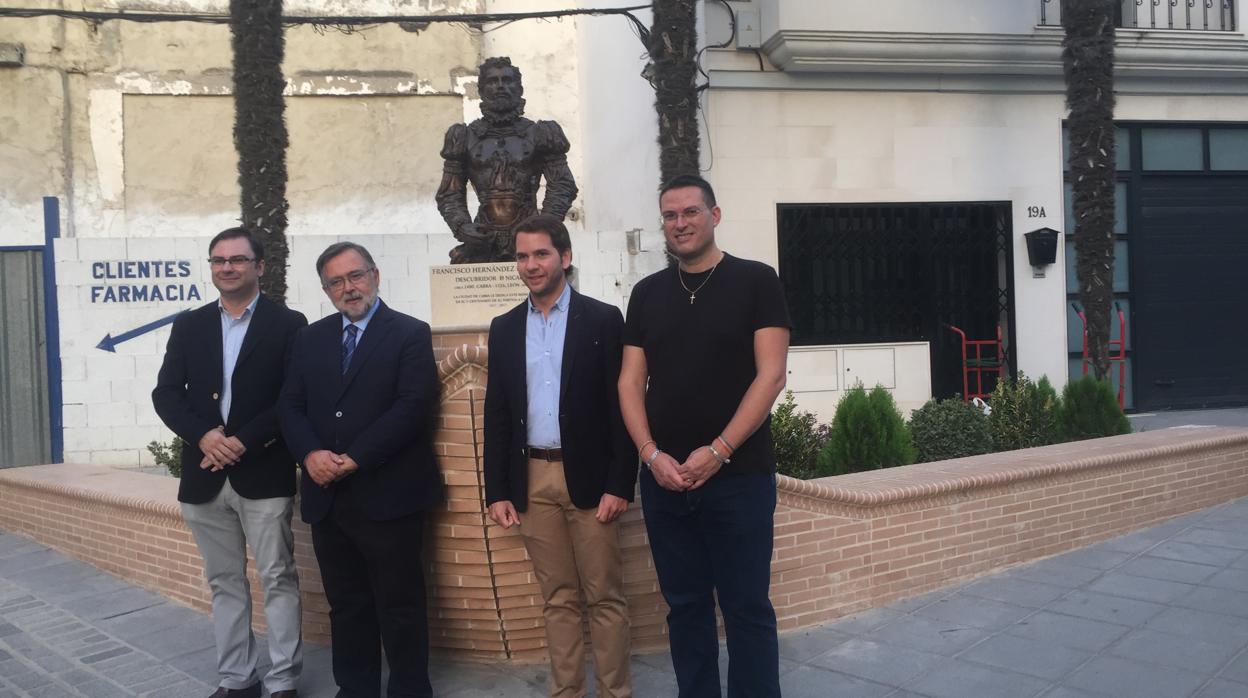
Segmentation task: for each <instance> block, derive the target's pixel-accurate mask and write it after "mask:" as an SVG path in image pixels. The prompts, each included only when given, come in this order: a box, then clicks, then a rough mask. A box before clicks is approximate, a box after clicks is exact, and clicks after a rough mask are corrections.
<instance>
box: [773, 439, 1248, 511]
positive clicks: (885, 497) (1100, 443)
mask: <svg viewBox="0 0 1248 698" xmlns="http://www.w3.org/2000/svg"><path fill="white" fill-rule="evenodd" d="M1236 446H1238V447H1242V448H1248V429H1236V428H1233V427H1199V428H1193V429H1185V430H1174V429H1169V430H1158V431H1149V432H1142V433H1139V434H1126V435H1123V436H1114V437H1109V438H1104V439H1092V440H1089V441H1075V442H1070V443H1062V444H1054V445H1052V446H1044V447H1041V448H1029V449H1023V450H1019V451H1006V452H1003V453H990V454H986V455H982V456H973V457H970V458H957V459H954V460H946V461H937V462H934V463H918V464H915V465H909V466H905V467H902V468H886V469H883V470H871V471H867V472H861V473H851V474H848V475H840V476H836V477H828V478H822V479H818V480H797V479H794V478H791V477H786V476H784V475H780V476H777V481H778V482H779V483H780V488H781V489H782V490H785V491H789V492H792V493H794V494H799V495H802V496H806V497H811V498H814V499H822V500H827V501H829V502H836V503H840V504H844V505H847V506H851V507H862V508H864V509H868V508H872V507H880V506H884V505H888V504H897V503H902V502H909V501H915V500H920V499H929V498H932V497H936V496H938V495H942V494H946V493H951V492H963V493H970V492H973V491H975V490H979V489H984V488H989V487H996V486H1002V485H1009V484H1012V483H1016V482H1021V481H1025V480H1036V479H1040V478H1045V477H1051V476H1057V475H1062V474H1069V473H1079V472H1090V471H1094V470H1097V469H1099V468H1109V467H1114V466H1120V465H1125V464H1132V463H1139V462H1140V461H1141V460H1147V459H1152V458H1160V457H1169V456H1175V457H1183V456H1184V455H1187V454H1192V453H1197V452H1201V451H1207V450H1209V449H1218V448H1222V447H1231V448H1234V447H1236Z"/></svg>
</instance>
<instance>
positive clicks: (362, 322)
mask: <svg viewBox="0 0 1248 698" xmlns="http://www.w3.org/2000/svg"><path fill="white" fill-rule="evenodd" d="M380 307H381V296H377V300H375V301H373V307H371V308H369V309H368V312H367V313H365V314H364V317H362V318H360V319H359V320H356V321H355V322H351V321H350V320H348V319H347V316H346V315H343V316H342V329H343V330H346V329H347V325H355V326H356V327H358V328H360V334H364V330H365V328H367V327H368V323H369V322H370V321H371V320H372V319H373V316H374V315H376V314H377V309H378V308H380ZM339 314H340V315H341V313H339Z"/></svg>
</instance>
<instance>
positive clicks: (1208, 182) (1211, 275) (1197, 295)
mask: <svg viewBox="0 0 1248 698" xmlns="http://www.w3.org/2000/svg"><path fill="white" fill-rule="evenodd" d="M1137 191H1138V193H1139V200H1138V206H1139V208H1138V209H1137V214H1138V218H1137V225H1136V226H1135V228H1134V230H1133V231H1132V232H1133V235H1132V249H1131V254H1132V260H1131V262H1132V265H1131V266H1132V269H1131V272H1132V274H1131V278H1132V311H1133V312H1132V314H1133V319H1134V323H1135V327H1134V333H1133V335H1134V350H1135V371H1136V373H1135V379H1136V384H1135V396H1136V406H1137V407H1138V408H1139V409H1144V410H1150V409H1167V408H1175V409H1181V408H1194V407H1204V406H1213V405H1225V404H1244V403H1248V310H1246V305H1248V176H1228V175H1220V176H1212V177H1211V176H1201V175H1145V176H1143V177H1141V179H1140V184H1139V189H1138V190H1137Z"/></svg>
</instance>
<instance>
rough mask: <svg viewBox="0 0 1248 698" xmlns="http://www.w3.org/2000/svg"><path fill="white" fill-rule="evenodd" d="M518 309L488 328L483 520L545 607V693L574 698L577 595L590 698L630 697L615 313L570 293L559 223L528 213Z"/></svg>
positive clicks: (625, 482) (631, 469)
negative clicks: (594, 692)
mask: <svg viewBox="0 0 1248 698" xmlns="http://www.w3.org/2000/svg"><path fill="white" fill-rule="evenodd" d="M515 245H516V247H515V249H516V268H517V271H518V272H519V274H520V278H521V279H522V280H523V281H524V283H525V285H526V286H528V288H529V291H530V294H529V298H528V300H526V301H524V302H523V303H521V304H520V305H518V306H516V307H515V308H513V309H512V310H511V311H509V312H507V313H505V314H503V315H500V316H498V317H496V318H494V321H493V322H492V323H491V324H490V340H489V350H490V354H489V356H490V371H489V386H488V389H487V390H486V397H485V494H486V503H487V504H488V505H489V514H490V518H491V519H493V520H494V521H495V522H496V523H498V524H499V525H501V526H503V527H504V528H509V527H511V526H512V525H513V524H519V525H520V534H521V536H523V538H524V544H525V547H526V548H527V549H528V552H529V557H530V558H532V560H533V569H534V572H535V573H536V575H537V580H538V584H539V586H540V587H541V590H542V597H543V599H544V600H545V604H544V607H543V610H542V616H543V618H544V619H545V622H546V642H547V645H548V648H549V651H550V666H551V676H550V683H551V695H552V696H555V697H557V698H565V697H566V698H579V697H580V696H584V695H585V693H586V686H585V647H584V640H583V636H582V632H583V631H582V629H581V615H582V614H581V602H580V597H581V594H582V593H583V594H584V597H585V602H586V604H587V606H588V611H589V629H590V638H591V640H592V642H593V650H594V662H595V667H594V669H595V672H594V673H595V677H596V683H597V688H598V695H599V696H600V697H601V698H618V697H620V696H631V695H632V682H631V679H630V674H629V629H628V628H629V623H628V608H627V604H626V601H625V598H624V591H623V573H622V569H621V567H622V565H621V556H620V546H619V532H618V518H619V516H620V514H622V513H623V512H624V511H625V510H626V509H627V508H628V503H629V502H631V501H632V499H633V488H634V485H635V484H636V481H637V458H636V455H635V454H634V452H633V448H632V442H631V441H630V440H629V437H628V433H627V432H626V431H625V429H624V422H623V420H622V418H621V417H620V407H619V400H618V398H617V396H616V391H617V387H616V383H617V381H618V379H619V374H620V356H621V352H622V343H621V333H622V330H623V326H624V318H623V316H622V315H621V313H620V311H619V309H618V308H616V307H614V306H611V305H607V304H605V303H602V302H600V301H597V300H594V299H592V298H588V297H586V296H583V295H581V294H579V293H577V292H576V291H574V290H572V288H571V286H570V285H569V284H568V281H567V271H568V269H569V268H570V267H571V264H572V243H571V240H570V238H569V236H568V231H567V229H566V228H565V227H564V226H563V223H562V222H560V220H559V219H558V218H556V217H554V216H549V215H537V216H533V217H532V218H529V219H528V220H526V221H523V222H522V223H520V224H519V225H517V227H516V233H515Z"/></svg>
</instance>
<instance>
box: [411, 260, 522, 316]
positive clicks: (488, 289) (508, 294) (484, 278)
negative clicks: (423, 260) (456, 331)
mask: <svg viewBox="0 0 1248 698" xmlns="http://www.w3.org/2000/svg"><path fill="white" fill-rule="evenodd" d="M429 287H430V288H429V296H430V301H431V304H432V306H433V312H432V315H433V318H432V320H431V323H430V324H432V325H433V326H434V327H435V328H443V327H489V325H490V320H493V319H494V317H495V316H496V315H501V314H503V313H504V312H506V311H508V310H511V309H512V308H513V307H515V305H516V304H517V303H519V302H520V301H522V300H524V299H525V298H526V297H527V296H528V295H529V289H528V288H527V287H526V286H525V285H524V282H522V281H521V280H520V276H519V275H518V274H516V263H515V262H486V263H483V264H447V265H443V266H435V267H430V268H429Z"/></svg>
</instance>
